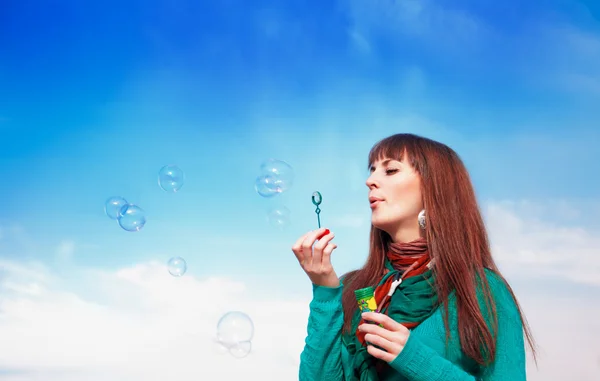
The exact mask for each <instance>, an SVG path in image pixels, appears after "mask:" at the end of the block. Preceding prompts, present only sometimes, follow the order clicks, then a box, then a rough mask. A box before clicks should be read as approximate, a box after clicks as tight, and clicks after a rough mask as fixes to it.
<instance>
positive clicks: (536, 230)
mask: <svg viewBox="0 0 600 381" xmlns="http://www.w3.org/2000/svg"><path fill="white" fill-rule="evenodd" d="M558 205H559V206H560V207H557V208H556V209H555V210H554V212H555V215H554V218H548V216H547V215H546V213H547V211H546V210H545V208H544V207H543V206H541V204H539V203H535V202H529V201H521V202H509V201H505V202H495V203H489V204H487V205H486V209H485V215H486V219H487V224H488V229H489V232H490V238H491V241H492V245H493V249H494V253H495V255H496V258H497V259H498V262H499V263H500V265H502V266H503V267H505V268H506V269H507V270H510V271H515V272H518V273H520V274H524V273H527V274H529V275H533V276H538V277H545V276H550V277H555V278H559V279H563V280H571V281H573V282H581V283H590V284H596V285H600V257H599V256H598V253H600V238H599V237H600V234H599V233H600V231H598V230H596V231H594V230H593V228H591V227H588V228H586V227H585V226H583V225H580V226H578V225H566V224H564V223H563V224H561V223H559V222H557V221H561V218H560V217H561V216H560V214H559V213H560V211H561V208H562V209H564V210H565V211H566V212H567V213H569V214H571V215H572V214H573V213H575V214H576V213H577V208H575V207H572V208H568V207H565V204H564V203H559V204H558ZM536 211H537V213H536Z"/></svg>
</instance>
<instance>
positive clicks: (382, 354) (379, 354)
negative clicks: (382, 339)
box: [367, 345, 397, 363]
mask: <svg viewBox="0 0 600 381" xmlns="http://www.w3.org/2000/svg"><path fill="white" fill-rule="evenodd" d="M367 352H369V354H371V356H373V357H376V358H378V359H381V360H383V361H385V362H387V363H390V362H392V361H394V359H395V358H396V356H397V355H393V354H391V353H388V352H386V351H382V350H381V349H379V348H375V347H374V346H372V345H368V346H367Z"/></svg>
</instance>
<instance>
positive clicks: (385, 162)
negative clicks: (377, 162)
mask: <svg viewBox="0 0 600 381" xmlns="http://www.w3.org/2000/svg"><path fill="white" fill-rule="evenodd" d="M390 161H397V162H398V163H402V162H401V161H398V160H395V159H385V160H383V161H382V162H381V165H387V164H389V162H390ZM374 169H375V167H374V166H373V164H371V165H369V171H371V172H372V171H373V170H374Z"/></svg>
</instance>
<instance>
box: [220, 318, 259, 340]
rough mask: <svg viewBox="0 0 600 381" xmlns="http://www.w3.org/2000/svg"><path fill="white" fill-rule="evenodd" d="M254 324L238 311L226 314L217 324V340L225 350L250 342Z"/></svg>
mask: <svg viewBox="0 0 600 381" xmlns="http://www.w3.org/2000/svg"><path fill="white" fill-rule="evenodd" d="M253 336H254V323H252V319H250V317H249V316H248V315H246V314H245V313H243V312H240V311H232V312H228V313H226V314H225V315H223V316H222V317H221V319H220V320H219V323H218V324H217V339H218V340H219V342H221V343H222V344H223V345H225V346H226V347H227V348H231V346H232V345H236V344H239V343H242V342H245V341H252V337H253Z"/></svg>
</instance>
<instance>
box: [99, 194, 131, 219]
mask: <svg viewBox="0 0 600 381" xmlns="http://www.w3.org/2000/svg"><path fill="white" fill-rule="evenodd" d="M127 204H128V202H127V200H125V199H124V198H123V197H118V196H115V197H110V198H109V199H107V200H106V202H105V203H104V213H106V215H107V216H108V217H109V218H110V219H112V220H116V219H118V218H119V215H120V214H119V213H120V211H121V208H123V207H124V206H125V205H127Z"/></svg>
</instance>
